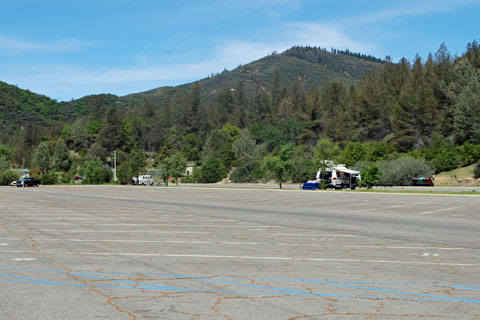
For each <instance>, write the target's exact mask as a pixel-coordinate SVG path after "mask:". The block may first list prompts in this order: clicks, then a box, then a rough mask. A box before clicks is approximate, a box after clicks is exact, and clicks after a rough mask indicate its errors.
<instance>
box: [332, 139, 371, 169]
mask: <svg viewBox="0 0 480 320" xmlns="http://www.w3.org/2000/svg"><path fill="white" fill-rule="evenodd" d="M366 156H367V147H366V145H365V144H363V143H360V142H348V143H347V145H346V146H345V149H343V150H342V151H341V152H340V155H339V156H338V157H337V159H338V160H337V161H338V162H339V163H344V164H345V165H346V166H347V167H351V166H353V165H354V164H355V163H357V162H358V161H362V160H365V158H366Z"/></svg>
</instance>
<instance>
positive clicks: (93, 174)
mask: <svg viewBox="0 0 480 320" xmlns="http://www.w3.org/2000/svg"><path fill="white" fill-rule="evenodd" d="M80 175H81V176H84V177H85V179H83V180H82V184H102V183H107V182H110V181H111V179H112V171H111V170H110V169H107V168H104V167H103V165H102V164H101V162H100V161H99V160H97V159H94V160H92V161H90V162H88V163H87V166H86V167H85V168H82V170H81V171H80Z"/></svg>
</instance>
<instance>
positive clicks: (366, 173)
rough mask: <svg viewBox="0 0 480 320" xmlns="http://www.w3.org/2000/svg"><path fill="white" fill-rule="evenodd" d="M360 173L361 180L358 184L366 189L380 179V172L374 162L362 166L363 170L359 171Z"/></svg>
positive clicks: (375, 184)
mask: <svg viewBox="0 0 480 320" xmlns="http://www.w3.org/2000/svg"><path fill="white" fill-rule="evenodd" d="M360 174H361V176H362V181H360V185H361V186H363V187H367V188H368V189H371V188H372V187H374V186H377V185H378V182H379V181H380V177H381V176H382V172H381V171H380V169H379V168H378V166H377V165H376V164H372V165H370V166H367V167H366V168H363V171H361V173H360Z"/></svg>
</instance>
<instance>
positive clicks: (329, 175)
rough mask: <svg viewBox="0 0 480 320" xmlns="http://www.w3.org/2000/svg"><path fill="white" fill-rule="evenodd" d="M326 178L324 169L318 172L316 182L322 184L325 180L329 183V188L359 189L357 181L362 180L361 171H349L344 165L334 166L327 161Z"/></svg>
mask: <svg viewBox="0 0 480 320" xmlns="http://www.w3.org/2000/svg"><path fill="white" fill-rule="evenodd" d="M325 169H326V170H325V171H326V175H325V177H324V176H323V175H322V169H321V168H320V169H319V170H318V172H317V177H316V178H317V179H316V181H317V182H319V183H322V181H323V180H324V179H325V180H326V181H327V183H328V185H327V188H335V189H344V188H351V189H355V188H356V187H357V181H360V180H361V176H360V171H355V170H352V169H348V168H347V167H345V165H344V164H337V165H335V164H333V162H332V161H328V160H325Z"/></svg>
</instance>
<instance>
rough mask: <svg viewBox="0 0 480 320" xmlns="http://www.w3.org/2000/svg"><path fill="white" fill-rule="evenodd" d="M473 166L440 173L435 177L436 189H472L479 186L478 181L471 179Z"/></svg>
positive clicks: (479, 182)
mask: <svg viewBox="0 0 480 320" xmlns="http://www.w3.org/2000/svg"><path fill="white" fill-rule="evenodd" d="M474 167H475V164H472V165H471V166H467V167H463V168H457V169H454V170H451V171H446V172H441V173H439V174H437V175H436V176H435V182H434V183H435V186H436V187H473V186H479V185H480V181H478V180H477V179H475V178H473V170H474Z"/></svg>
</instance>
